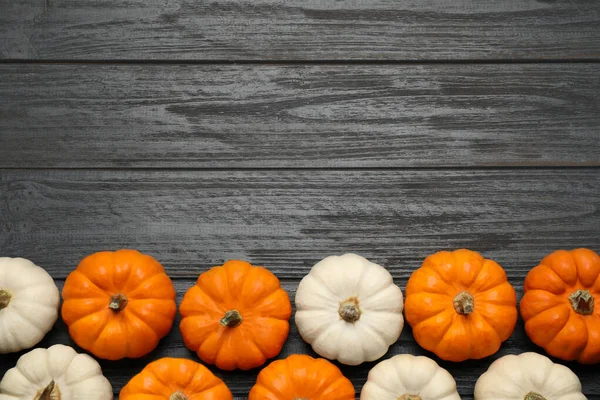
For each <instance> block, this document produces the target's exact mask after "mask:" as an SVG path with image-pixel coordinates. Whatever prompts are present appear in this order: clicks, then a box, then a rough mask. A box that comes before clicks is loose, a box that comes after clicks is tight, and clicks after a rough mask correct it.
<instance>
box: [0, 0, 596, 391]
mask: <svg viewBox="0 0 600 400" xmlns="http://www.w3.org/2000/svg"><path fill="white" fill-rule="evenodd" d="M599 168H600V2H598V1H597V0H561V1H547V0H521V1H508V0H482V1H470V0H457V1H452V2H448V1H444V0H421V1H409V0H371V1H350V0H339V1H317V0H296V1H291V0H281V1H271V0H253V1H241V0H214V1H211V2H208V1H203V0H143V1H142V0H103V1H68V0H10V1H9V0H0V255H1V256H24V257H27V258H30V259H32V260H33V261H35V262H36V263H37V264H39V265H42V266H44V267H45V268H46V269H47V270H48V271H49V272H50V273H51V274H52V276H53V277H54V278H55V279H56V281H57V283H58V285H59V286H60V287H62V284H63V282H64V279H65V277H66V276H67V274H68V273H69V272H70V271H71V270H72V269H73V268H75V266H76V265H77V263H78V262H79V260H81V259H82V258H83V257H84V256H86V255H88V254H90V253H92V252H95V251H99V250H110V249H118V248H123V247H127V248H135V249H138V250H140V251H143V252H147V253H149V254H152V255H153V256H155V257H156V258H157V259H158V260H159V261H161V262H162V263H163V264H164V265H165V268H166V269H167V271H168V273H169V275H170V276H171V277H172V278H173V280H174V283H175V286H176V288H177V292H178V300H179V301H180V300H181V297H182V295H183V293H184V292H185V291H186V290H187V288H188V287H190V286H191V285H192V284H193V282H194V280H195V278H196V277H197V276H198V274H199V273H201V272H202V271H205V270H206V269H207V268H209V267H210V266H213V265H217V264H220V263H222V262H223V261H224V260H227V259H232V258H241V259H246V260H249V261H251V262H253V263H255V264H258V265H264V266H266V267H268V268H270V269H271V270H272V271H274V272H275V273H276V274H277V275H278V276H279V278H280V279H281V280H282V283H283V286H284V287H285V288H286V289H287V290H288V292H289V293H290V295H291V296H292V298H293V296H294V293H295V290H296V287H297V284H298V282H299V280H300V279H301V278H302V277H303V276H304V275H305V274H306V273H307V272H308V270H309V269H310V267H311V266H312V265H313V264H314V263H315V262H317V261H318V260H320V259H321V258H323V257H325V256H327V255H330V254H341V253H344V252H348V251H352V252H357V253H359V254H361V255H363V256H365V257H367V258H370V259H371V260H373V261H375V262H378V263H380V264H383V265H385V266H386V267H387V268H388V269H389V271H390V272H391V273H392V274H393V276H394V278H395V280H396V282H397V284H398V285H399V286H400V287H402V288H404V286H405V285H406V281H407V279H408V277H409V276H410V274H411V272H412V271H414V270H415V269H416V268H417V267H418V266H419V265H420V263H421V261H422V260H423V259H424V258H425V257H426V256H427V255H428V254H431V253H433V252H436V251H438V250H441V249H454V248H459V247H467V248H471V249H474V250H478V251H480V252H481V253H482V254H483V255H484V256H486V257H489V258H493V259H495V260H497V261H498V262H499V263H500V264H501V265H503V266H504V267H505V268H506V270H507V273H508V276H509V279H510V281H511V283H512V284H513V285H514V286H515V288H516V289H517V292H518V296H519V298H520V297H521V295H522V287H523V285H522V283H523V279H524V277H525V275H526V273H527V271H528V270H529V269H530V268H531V267H532V266H534V265H536V263H537V262H539V260H540V259H541V258H542V257H543V256H544V255H545V254H547V253H549V252H551V251H553V250H555V249H559V248H574V247H590V248H592V249H594V250H596V251H600V174H599V171H600V169H599ZM178 323H179V320H176V322H175V326H174V327H173V330H172V332H171V334H170V335H169V336H168V337H167V338H165V339H164V340H162V342H161V344H160V346H159V347H158V348H157V349H156V350H155V351H154V352H153V353H151V354H150V355H148V356H147V357H144V358H143V359H138V360H128V361H119V362H105V361H103V362H101V364H102V367H103V369H104V372H105V374H106V375H107V377H108V378H109V379H110V380H111V382H112V384H113V387H114V390H115V394H118V392H119V390H120V389H121V387H122V386H123V385H124V384H125V383H126V382H127V381H128V380H129V379H130V378H131V377H132V376H133V375H134V374H136V373H137V372H139V371H140V370H141V369H142V367H143V366H144V365H145V364H147V363H148V362H150V361H151V360H154V359H156V358H159V357H161V356H174V357H190V358H193V359H195V356H194V355H193V354H192V353H191V352H189V351H188V350H187V349H186V348H185V346H184V344H183V342H182V338H181V335H180V333H179V330H178V329H177V325H178ZM54 343H65V344H71V345H73V343H72V341H71V340H70V339H69V336H68V334H67V331H66V327H65V325H64V323H62V322H60V321H59V322H58V323H57V325H56V327H55V328H54V330H53V331H52V332H51V333H50V334H48V336H47V337H46V338H45V339H44V341H43V342H42V343H41V344H40V346H48V345H51V344H54ZM523 351H541V350H540V349H538V348H536V347H535V346H534V345H533V344H532V343H531V342H530V341H529V340H528V338H527V337H526V335H525V333H524V330H523V324H522V322H521V321H520V322H519V324H518V326H517V328H516V331H515V333H514V334H513V335H512V337H511V338H510V339H509V340H508V341H507V342H506V343H505V344H504V346H503V347H502V348H501V350H500V351H499V352H498V354H496V355H494V356H492V357H489V358H487V359H484V360H480V361H471V362H464V363H459V364H453V363H446V362H441V365H442V366H444V367H445V368H447V369H448V370H449V371H450V372H451V373H452V374H453V375H454V377H455V379H456V381H457V383H458V387H459V391H460V394H461V396H462V397H463V398H464V399H470V398H472V397H473V385H474V383H475V380H476V379H477V377H478V376H479V375H480V374H481V373H483V372H484V371H485V370H486V369H487V367H488V366H489V364H490V363H491V362H492V361H493V360H494V359H496V358H498V357H500V356H502V355H505V354H510V353H519V352H523ZM407 352H408V353H412V354H427V355H429V356H431V354H428V353H426V352H425V351H423V350H422V349H420V348H419V346H418V345H417V344H416V343H415V341H414V340H413V338H412V335H411V331H410V328H409V327H406V328H405V330H404V332H403V333H402V336H401V338H400V340H399V342H398V343H396V344H395V345H394V346H393V347H392V348H391V350H390V352H389V354H388V355H386V357H390V356H392V355H394V354H398V353H407ZM292 353H309V354H313V353H312V352H311V350H310V347H309V346H308V345H306V344H305V343H303V342H302V341H301V339H300V337H299V335H298V332H297V330H296V328H295V327H294V326H293V324H292V329H291V334H290V337H289V340H288V342H287V344H286V345H285V347H284V349H283V351H282V353H281V355H280V357H285V356H287V355H289V354H292ZM21 354H22V353H19V354H11V355H4V356H1V357H0V376H2V375H3V374H4V372H5V371H6V370H7V369H8V368H10V367H11V366H13V365H14V363H15V362H16V360H17V358H18V357H19V356H20V355H21ZM373 365H374V364H373V363H370V364H366V365H362V366H359V367H342V369H343V372H344V373H345V374H346V375H347V376H348V377H349V378H350V379H351V380H352V381H353V383H354V384H355V386H356V388H357V390H358V391H360V388H361V386H362V385H363V384H364V382H365V380H366V377H367V372H368V370H369V369H370V368H371V367H372V366H373ZM567 365H568V366H569V367H571V368H572V369H573V370H574V371H575V372H576V373H577V374H578V375H579V377H580V379H581V380H582V382H583V387H584V392H585V394H586V395H587V396H588V398H590V399H596V400H598V399H600V367H598V366H595V367H590V366H580V365H577V364H575V363H567ZM213 370H214V369H213ZM215 372H216V373H217V375H219V376H220V377H222V378H223V379H224V380H225V382H226V383H227V384H228V385H229V387H230V388H231V390H232V391H233V393H234V396H235V398H236V399H245V398H246V396H247V393H248V391H249V389H250V387H251V386H252V385H253V383H254V381H255V379H256V375H257V372H258V371H250V372H232V373H224V372H220V371H217V370H215ZM357 393H358V392H357Z"/></svg>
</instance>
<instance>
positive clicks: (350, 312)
mask: <svg viewBox="0 0 600 400" xmlns="http://www.w3.org/2000/svg"><path fill="white" fill-rule="evenodd" d="M338 314H340V317H341V318H342V319H343V320H344V321H346V322H349V323H351V324H353V323H355V322H356V321H358V320H359V319H360V315H361V314H362V311H360V307H359V306H358V299H357V298H356V297H350V298H349V299H347V300H344V301H342V302H341V303H340V308H339V309H338Z"/></svg>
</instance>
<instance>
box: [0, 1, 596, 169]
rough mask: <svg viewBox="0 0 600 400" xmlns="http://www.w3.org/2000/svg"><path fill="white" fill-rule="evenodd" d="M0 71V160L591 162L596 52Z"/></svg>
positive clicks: (184, 164) (17, 163) (63, 163)
mask: <svg viewBox="0 0 600 400" xmlns="http://www.w3.org/2000/svg"><path fill="white" fill-rule="evenodd" d="M75 3H76V2H75ZM75 3H73V4H75ZM82 4H83V3H82ZM598 4H600V2H599V3H598ZM0 75H2V76H3V77H4V79H2V80H0V132H1V133H0V167H10V168H22V167H35V168H46V167H59V168H70V167H83V168H90V167H109V168H113V167H135V168H138V167H144V168H155V167H161V168H162V167H177V168H209V167H217V168H225V167H233V168H246V167H252V168H256V167H258V168H263V167H269V168H279V167H286V168H290V167H302V168H304V167H311V168H312V167H454V166H461V167H465V166H488V167H489V166H537V165H542V166H548V165H554V166H558V165H561V166H566V165H568V166H590V165H594V166H599V165H600V157H598V154H599V153H600V129H598V127H599V126H600V113H598V110H599V109H600V68H598V65H596V64H542V65H540V64H532V65H405V66H397V65H396V66H391V65H386V66H378V65H363V66H323V65H321V66H285V65H272V66H257V65H237V66H234V65H231V66H210V65H193V66H192V65H177V66H173V65H169V66H164V65H135V66H134V65H119V66H114V65H112V66H107V65H2V66H0Z"/></svg>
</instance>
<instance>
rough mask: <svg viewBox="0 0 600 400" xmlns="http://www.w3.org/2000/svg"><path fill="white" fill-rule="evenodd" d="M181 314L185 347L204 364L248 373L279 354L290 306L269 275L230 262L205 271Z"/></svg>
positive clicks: (287, 324)
mask: <svg viewBox="0 0 600 400" xmlns="http://www.w3.org/2000/svg"><path fill="white" fill-rule="evenodd" d="M179 311H180V313H181V317H182V318H181V324H180V326H179V328H180V330H181V335H182V336H183V340H184V342H185V345H186V346H187V347H188V348H189V349H190V350H192V351H195V352H196V353H197V354H198V357H200V359H201V360H202V361H204V362H206V363H209V364H216V366H217V367H219V368H221V369H224V370H233V369H237V368H239V369H243V370H247V369H250V368H255V367H258V366H260V365H262V364H264V363H265V361H266V360H267V359H268V358H272V357H275V356H276V355H277V354H279V352H280V351H281V348H282V347H283V344H284V342H285V340H286V338H287V336H288V333H289V331H290V325H289V322H288V320H289V318H290V316H291V314H292V305H291V303H290V299H289V297H288V295H287V293H286V292H285V290H283V289H282V288H281V285H280V283H279V279H277V277H276V276H275V275H273V274H272V273H271V272H270V271H268V270H267V269H265V268H263V267H255V266H252V265H251V264H250V263H248V262H245V261H238V260H231V261H227V262H226V263H225V264H223V265H222V266H216V267H213V268H211V269H209V270H208V271H206V272H204V273H202V274H201V275H200V276H199V277H198V281H197V282H196V285H194V286H192V287H191V288H190V289H189V290H188V291H187V292H186V294H185V296H184V297H183V301H182V302H181V306H180V308H179Z"/></svg>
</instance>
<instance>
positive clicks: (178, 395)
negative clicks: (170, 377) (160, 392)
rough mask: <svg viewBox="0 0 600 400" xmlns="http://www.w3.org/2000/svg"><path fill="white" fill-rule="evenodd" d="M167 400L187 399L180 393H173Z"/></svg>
mask: <svg viewBox="0 0 600 400" xmlns="http://www.w3.org/2000/svg"><path fill="white" fill-rule="evenodd" d="M169 400H188V397H187V396H186V395H185V394H183V393H181V392H175V393H173V394H172V395H171V396H169Z"/></svg>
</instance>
